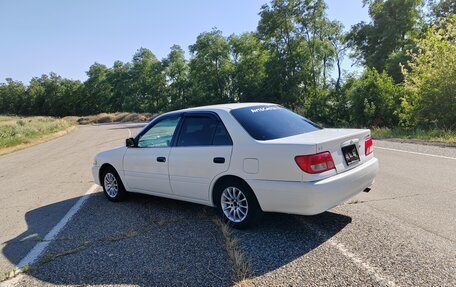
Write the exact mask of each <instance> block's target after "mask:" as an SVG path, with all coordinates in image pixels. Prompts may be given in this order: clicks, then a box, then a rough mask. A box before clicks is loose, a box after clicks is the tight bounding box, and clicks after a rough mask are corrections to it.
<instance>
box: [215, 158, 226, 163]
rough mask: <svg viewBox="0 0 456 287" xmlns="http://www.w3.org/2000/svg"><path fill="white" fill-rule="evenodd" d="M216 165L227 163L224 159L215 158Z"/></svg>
mask: <svg viewBox="0 0 456 287" xmlns="http://www.w3.org/2000/svg"><path fill="white" fill-rule="evenodd" d="M214 163H225V158H224V157H214Z"/></svg>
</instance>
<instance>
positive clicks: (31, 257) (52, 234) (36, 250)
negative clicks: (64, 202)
mask: <svg viewBox="0 0 456 287" xmlns="http://www.w3.org/2000/svg"><path fill="white" fill-rule="evenodd" d="M97 188H98V185H96V184H94V185H92V186H91V187H90V188H89V190H87V192H86V193H85V194H84V195H83V196H82V197H81V198H80V199H79V200H78V201H77V202H76V203H75V204H74V205H73V206H72V207H71V208H70V210H68V212H67V213H66V214H65V216H64V217H63V218H62V219H61V220H60V221H59V223H57V224H56V225H55V226H54V227H53V228H52V229H51V230H50V231H49V232H48V234H46V236H45V237H44V239H43V241H41V242H38V243H37V244H36V245H35V247H33V248H32V250H30V251H29V253H27V255H26V256H25V257H24V258H23V259H22V260H21V261H20V262H19V264H17V267H18V268H19V270H22V269H23V268H24V267H25V266H30V265H32V264H33V263H35V262H36V261H37V260H38V258H39V257H40V256H41V255H42V254H43V252H44V250H46V248H47V247H48V246H49V244H50V243H51V241H52V240H54V239H55V238H56V236H57V235H58V234H59V233H60V231H61V230H62V229H63V228H64V227H65V225H66V224H67V223H68V222H70V220H71V218H72V217H73V216H74V215H75V214H76V213H77V212H78V211H79V209H81V207H82V206H83V205H84V203H85V202H86V201H87V199H88V198H89V196H90V194H92V193H94V192H95V191H96V190H97Z"/></svg>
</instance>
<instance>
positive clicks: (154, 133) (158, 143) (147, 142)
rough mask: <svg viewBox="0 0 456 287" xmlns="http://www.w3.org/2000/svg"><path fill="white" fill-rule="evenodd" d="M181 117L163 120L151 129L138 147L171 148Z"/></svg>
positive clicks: (140, 140) (144, 135) (142, 137)
mask: <svg viewBox="0 0 456 287" xmlns="http://www.w3.org/2000/svg"><path fill="white" fill-rule="evenodd" d="M179 119H180V117H175V118H168V119H163V120H161V121H159V122H158V123H156V124H155V125H154V126H153V127H152V128H150V129H149V130H148V131H147V132H146V133H145V134H143V135H142V136H141V137H140V138H139V140H138V147H143V148H144V147H168V146H171V140H172V138H173V134H174V131H175V130H176V127H177V124H178V123H179Z"/></svg>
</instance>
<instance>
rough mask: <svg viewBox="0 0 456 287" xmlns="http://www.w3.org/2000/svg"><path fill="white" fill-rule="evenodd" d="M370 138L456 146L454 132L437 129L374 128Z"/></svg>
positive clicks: (455, 132)
mask: <svg viewBox="0 0 456 287" xmlns="http://www.w3.org/2000/svg"><path fill="white" fill-rule="evenodd" d="M372 136H373V137H374V138H376V139H390V138H395V139H411V140H419V141H431V142H442V143H450V144H454V145H456V131H449V130H438V129H428V130H422V129H412V130H410V129H403V128H393V129H390V128H374V129H372Z"/></svg>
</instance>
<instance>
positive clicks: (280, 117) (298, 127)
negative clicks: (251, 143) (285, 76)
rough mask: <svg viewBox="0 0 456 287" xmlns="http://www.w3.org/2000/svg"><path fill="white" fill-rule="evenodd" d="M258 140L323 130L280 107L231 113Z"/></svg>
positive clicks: (261, 107)
mask: <svg viewBox="0 0 456 287" xmlns="http://www.w3.org/2000/svg"><path fill="white" fill-rule="evenodd" d="M231 114H232V115H233V116H234V118H235V119H236V120H237V121H238V122H239V123H240V124H241V125H242V127H243V128H244V129H245V130H246V131H247V132H248V133H249V134H250V136H252V137H253V138H254V139H256V140H273V139H279V138H284V137H289V136H294V135H298V134H304V133H308V132H313V131H316V130H319V129H321V128H320V127H319V126H318V125H316V124H314V123H313V122H311V121H310V120H308V119H306V118H304V117H302V116H300V115H298V114H295V113H293V112H292V111H290V110H287V109H285V108H282V107H280V106H252V107H245V108H240V109H235V110H232V111H231Z"/></svg>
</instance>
